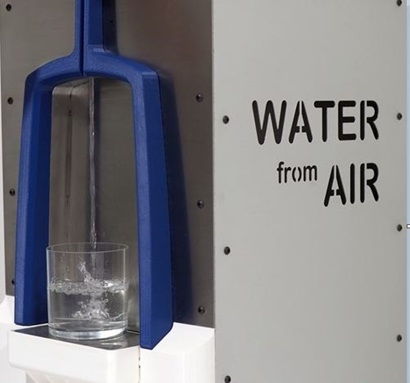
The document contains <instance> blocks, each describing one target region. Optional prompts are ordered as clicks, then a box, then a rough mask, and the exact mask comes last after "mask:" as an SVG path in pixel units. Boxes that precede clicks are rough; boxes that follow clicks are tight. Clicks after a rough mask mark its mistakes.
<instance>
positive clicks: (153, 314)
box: [15, 0, 173, 349]
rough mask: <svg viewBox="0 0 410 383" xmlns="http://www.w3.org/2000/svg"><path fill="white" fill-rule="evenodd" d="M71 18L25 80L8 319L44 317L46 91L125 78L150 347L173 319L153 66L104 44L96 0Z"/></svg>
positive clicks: (143, 328)
mask: <svg viewBox="0 0 410 383" xmlns="http://www.w3.org/2000/svg"><path fill="white" fill-rule="evenodd" d="M75 20H76V21H75V29H76V35H75V46H74V50H73V52H72V54H71V55H69V56H67V57H63V58H59V59H57V60H54V61H52V62H49V63H47V64H45V65H44V66H42V67H40V68H38V69H37V70H35V71H34V72H33V73H31V74H30V75H29V76H28V77H27V80H26V86H25V99H24V110H23V126H22V136H21V154H20V176H19V177H20V178H19V191H18V209H17V244H16V276H15V281H16V290H15V293H16V294H15V295H16V306H15V321H16V323H17V324H20V325H34V324H40V323H45V322H47V270H46V248H47V246H48V240H49V238H48V232H49V189H50V153H51V113H52V91H53V89H54V88H55V87H56V86H58V85H60V84H62V83H65V82H67V81H72V80H76V79H79V78H84V77H105V78H112V79H117V80H121V81H125V82H127V83H128V84H130V86H131V89H132V96H133V116H134V137H135V153H136V158H135V160H136V172H137V174H138V177H137V191H138V192H137V198H138V201H137V203H138V239H139V243H138V252H139V283H140V344H141V347H143V348H147V349H152V348H154V347H155V346H156V345H157V344H158V342H159V341H160V340H161V339H162V338H163V337H164V336H165V335H166V334H167V333H168V332H169V331H170V329H171V328H172V325H173V316H172V283H171V250H170V234H169V233H170V230H169V212H168V193H167V178H166V164H165V145H164V134H163V126H162V116H161V100H160V90H159V79H158V75H157V73H156V72H155V71H154V70H152V69H150V68H148V67H146V66H145V65H142V64H140V63H138V62H136V61H133V60H130V59H127V58H124V57H121V56H118V55H116V54H114V53H111V52H109V51H108V50H107V49H106V47H105V46H104V42H103V5H102V0H76V17H75Z"/></svg>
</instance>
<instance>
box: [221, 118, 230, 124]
mask: <svg viewBox="0 0 410 383" xmlns="http://www.w3.org/2000/svg"><path fill="white" fill-rule="evenodd" d="M222 121H223V123H224V124H229V117H228V116H223V118H222Z"/></svg>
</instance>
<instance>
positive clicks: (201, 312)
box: [198, 306, 206, 315]
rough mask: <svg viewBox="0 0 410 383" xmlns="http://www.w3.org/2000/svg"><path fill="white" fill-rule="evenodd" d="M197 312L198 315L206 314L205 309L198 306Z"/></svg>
mask: <svg viewBox="0 0 410 383" xmlns="http://www.w3.org/2000/svg"><path fill="white" fill-rule="evenodd" d="M198 312H199V313H200V314H202V315H203V314H205V312H206V309H205V307H204V306H199V307H198Z"/></svg>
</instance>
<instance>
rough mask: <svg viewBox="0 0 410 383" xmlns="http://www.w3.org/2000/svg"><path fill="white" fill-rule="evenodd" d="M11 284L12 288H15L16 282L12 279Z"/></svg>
mask: <svg viewBox="0 0 410 383" xmlns="http://www.w3.org/2000/svg"><path fill="white" fill-rule="evenodd" d="M11 284H12V285H13V286H15V284H16V280H15V279H14V278H13V279H12V280H11Z"/></svg>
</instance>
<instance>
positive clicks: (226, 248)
mask: <svg viewBox="0 0 410 383" xmlns="http://www.w3.org/2000/svg"><path fill="white" fill-rule="evenodd" d="M224 253H225V254H226V255H229V254H231V248H230V247H229V246H226V247H225V249H224Z"/></svg>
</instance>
